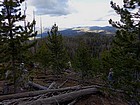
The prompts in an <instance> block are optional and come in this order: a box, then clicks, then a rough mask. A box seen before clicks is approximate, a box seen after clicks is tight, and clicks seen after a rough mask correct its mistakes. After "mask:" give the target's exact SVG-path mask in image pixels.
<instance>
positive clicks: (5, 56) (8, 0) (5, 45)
mask: <svg viewBox="0 0 140 105" xmlns="http://www.w3.org/2000/svg"><path fill="white" fill-rule="evenodd" d="M24 1H25V0H3V1H1V2H0V44H1V45H0V47H1V48H0V58H2V59H1V61H0V63H1V64H3V65H5V70H6V71H10V72H11V76H12V82H13V83H14V92H16V88H17V83H16V82H17V79H18V77H20V71H19V65H20V64H21V62H23V59H24V52H25V51H26V50H28V49H29V48H30V47H31V46H33V43H30V42H29V41H28V40H29V38H31V37H34V36H36V32H35V33H34V32H33V26H34V25H35V20H33V22H32V23H30V22H28V23H27V24H26V25H25V24H23V23H24V21H25V18H26V16H25V14H24V15H22V11H21V4H22V3H23V2H24ZM22 24H23V25H22ZM6 71H5V72H6Z"/></svg>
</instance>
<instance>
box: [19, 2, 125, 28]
mask: <svg viewBox="0 0 140 105" xmlns="http://www.w3.org/2000/svg"><path fill="white" fill-rule="evenodd" d="M113 1H114V2H116V3H118V4H120V3H121V1H123V0H113ZM26 5H27V10H26V16H27V19H26V20H27V21H32V20H33V17H34V16H33V13H34V14H35V19H36V27H40V26H41V23H42V27H43V28H45V27H51V26H52V25H53V24H54V23H56V24H57V25H58V26H59V28H60V29H63V28H71V27H79V26H109V23H108V20H109V19H113V20H118V16H117V15H116V13H115V12H114V10H113V9H112V8H111V5H110V0H26ZM24 7H25V3H23V5H22V8H24ZM33 11H34V12H33Z"/></svg>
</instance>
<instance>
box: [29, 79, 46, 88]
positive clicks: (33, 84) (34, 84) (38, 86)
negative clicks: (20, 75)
mask: <svg viewBox="0 0 140 105" xmlns="http://www.w3.org/2000/svg"><path fill="white" fill-rule="evenodd" d="M28 85H29V86H32V87H34V88H37V89H39V90H47V89H48V88H47V87H45V86H42V85H39V84H37V83H34V82H31V81H29V82H28Z"/></svg>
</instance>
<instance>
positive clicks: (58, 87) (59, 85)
mask: <svg viewBox="0 0 140 105" xmlns="http://www.w3.org/2000/svg"><path fill="white" fill-rule="evenodd" d="M67 81H68V79H67V80H66V81H64V82H63V83H62V84H60V85H59V86H58V88H61V87H62V86H63V85H64V84H65V83H66V82H67Z"/></svg>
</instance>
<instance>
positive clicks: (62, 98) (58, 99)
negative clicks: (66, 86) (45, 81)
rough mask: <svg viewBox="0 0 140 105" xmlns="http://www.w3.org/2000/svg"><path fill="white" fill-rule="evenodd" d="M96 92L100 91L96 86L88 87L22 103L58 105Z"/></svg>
mask: <svg viewBox="0 0 140 105" xmlns="http://www.w3.org/2000/svg"><path fill="white" fill-rule="evenodd" d="M95 93H98V90H97V89H96V88H88V89H82V90H79V91H73V92H70V93H66V94H61V95H56V96H53V97H49V98H45V99H40V100H35V101H34V102H27V103H23V104H20V105H48V104H49V105H50V104H51V105H52V104H53V105H56V104H57V103H63V102H67V101H71V100H74V99H76V98H78V97H82V96H85V95H89V94H95Z"/></svg>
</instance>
